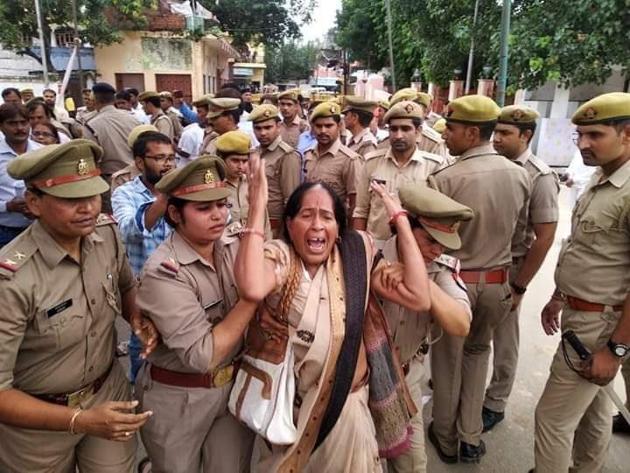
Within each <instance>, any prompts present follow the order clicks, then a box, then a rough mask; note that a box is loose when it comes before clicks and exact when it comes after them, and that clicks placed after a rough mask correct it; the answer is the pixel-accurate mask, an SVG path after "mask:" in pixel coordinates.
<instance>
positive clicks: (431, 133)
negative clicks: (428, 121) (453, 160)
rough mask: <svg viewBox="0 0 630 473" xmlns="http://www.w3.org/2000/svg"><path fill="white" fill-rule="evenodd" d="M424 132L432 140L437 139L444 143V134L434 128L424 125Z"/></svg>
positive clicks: (438, 141) (436, 140)
mask: <svg viewBox="0 0 630 473" xmlns="http://www.w3.org/2000/svg"><path fill="white" fill-rule="evenodd" d="M422 134H423V135H424V136H426V137H427V138H429V139H430V140H431V141H435V142H436V143H440V144H441V143H444V140H443V139H442V136H441V135H440V134H439V133H438V132H437V131H435V130H434V129H433V128H425V127H422Z"/></svg>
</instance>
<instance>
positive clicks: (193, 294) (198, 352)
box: [136, 266, 214, 373]
mask: <svg viewBox="0 0 630 473" xmlns="http://www.w3.org/2000/svg"><path fill="white" fill-rule="evenodd" d="M182 271H183V270H182V269H181V268H180V270H179V272H178V273H177V275H173V274H170V273H168V274H167V273H165V272H163V271H162V270H161V269H160V267H159V266H158V267H152V268H149V269H148V270H147V271H146V272H145V273H144V275H143V277H142V281H141V283H140V287H139V288H138V295H137V297H136V303H137V304H138V307H139V308H140V310H141V311H142V312H143V313H144V314H145V315H146V316H147V317H149V318H150V319H151V321H152V322H153V323H154V324H155V327H156V328H157V330H158V332H159V333H160V335H161V336H162V342H163V343H164V344H165V345H166V346H167V347H168V348H169V349H171V350H173V351H174V352H175V354H176V355H177V357H178V358H179V359H180V360H181V362H182V363H184V364H185V365H186V366H189V367H190V368H192V369H194V370H195V371H198V372H200V373H205V372H207V371H208V369H209V367H210V361H211V360H212V355H213V351H214V343H213V340H212V325H211V324H210V322H209V321H208V318H207V317H206V313H205V311H204V309H203V307H202V305H201V303H200V302H199V299H198V298H197V291H196V290H195V287H194V286H193V283H192V281H189V280H187V278H186V276H184V275H183V274H182Z"/></svg>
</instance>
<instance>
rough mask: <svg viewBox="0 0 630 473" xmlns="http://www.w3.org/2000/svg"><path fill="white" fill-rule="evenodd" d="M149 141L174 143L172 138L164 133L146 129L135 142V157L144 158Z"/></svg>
mask: <svg viewBox="0 0 630 473" xmlns="http://www.w3.org/2000/svg"><path fill="white" fill-rule="evenodd" d="M149 143H163V144H168V145H170V144H172V143H173V142H172V140H171V139H170V138H169V137H168V136H166V135H165V134H163V133H159V132H157V131H145V132H144V133H140V136H138V138H137V139H136V141H135V142H134V144H133V149H132V151H133V155H134V157H136V156H137V157H139V158H144V156H145V155H146V154H147V147H148V144H149Z"/></svg>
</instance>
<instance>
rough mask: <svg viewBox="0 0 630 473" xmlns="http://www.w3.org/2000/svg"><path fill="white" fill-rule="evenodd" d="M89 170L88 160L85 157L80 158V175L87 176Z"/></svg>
mask: <svg viewBox="0 0 630 473" xmlns="http://www.w3.org/2000/svg"><path fill="white" fill-rule="evenodd" d="M89 171H90V170H89V167H88V163H87V161H86V160H85V159H83V158H81V159H79V162H78V163H77V174H78V175H79V176H85V175H86V174H87V173H88V172H89Z"/></svg>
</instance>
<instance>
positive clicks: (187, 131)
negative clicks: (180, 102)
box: [177, 123, 203, 167]
mask: <svg viewBox="0 0 630 473" xmlns="http://www.w3.org/2000/svg"><path fill="white" fill-rule="evenodd" d="M202 142H203V128H201V127H200V126H199V123H191V124H190V125H188V126H186V127H185V128H184V131H183V132H182V136H181V137H180V138H179V143H178V144H177V151H178V153H177V156H178V157H179V161H178V163H177V166H179V167H181V166H185V165H186V164H188V163H189V162H190V161H192V160H193V159H197V158H198V157H199V153H200V152H201V143H202ZM180 150H181V151H183V152H185V153H186V154H188V156H184V155H183V154H180V153H179V151H180Z"/></svg>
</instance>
